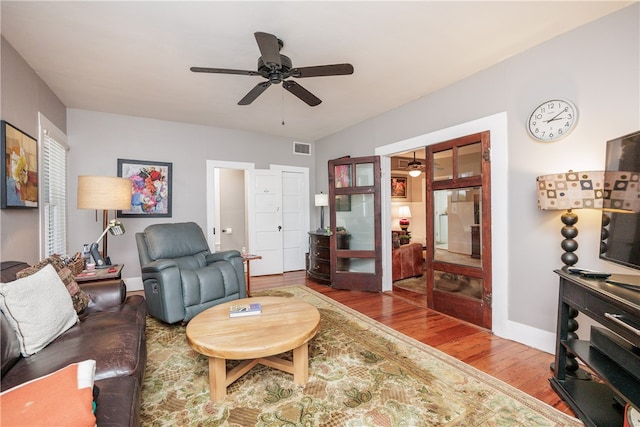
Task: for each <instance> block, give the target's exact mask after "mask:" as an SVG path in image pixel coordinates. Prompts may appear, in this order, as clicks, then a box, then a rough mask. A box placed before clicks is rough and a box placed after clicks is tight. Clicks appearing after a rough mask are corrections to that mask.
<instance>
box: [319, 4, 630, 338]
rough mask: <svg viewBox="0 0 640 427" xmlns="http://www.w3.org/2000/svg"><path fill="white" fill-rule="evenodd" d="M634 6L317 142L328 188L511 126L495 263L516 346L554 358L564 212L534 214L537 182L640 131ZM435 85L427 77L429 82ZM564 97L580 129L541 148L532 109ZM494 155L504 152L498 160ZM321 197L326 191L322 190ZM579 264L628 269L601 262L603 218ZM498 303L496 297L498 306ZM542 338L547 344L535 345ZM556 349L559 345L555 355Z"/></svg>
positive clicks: (585, 228) (587, 227)
mask: <svg viewBox="0 0 640 427" xmlns="http://www.w3.org/2000/svg"><path fill="white" fill-rule="evenodd" d="M639 8H640V6H639V5H638V4H637V3H636V4H634V5H632V6H630V7H627V8H625V9H623V10H621V11H620V12H617V13H615V14H612V15H610V16H607V17H605V18H602V19H600V20H597V21H595V22H593V23H591V24H588V25H585V26H583V27H580V28H578V29H576V30H574V31H572V32H569V33H567V34H565V35H562V36H559V37H557V38H555V39H553V40H551V41H549V42H547V43H544V44H542V45H539V46H537V47H535V48H533V49H530V50H528V51H526V52H525V53H523V54H520V55H518V56H515V57H513V58H510V59H507V60H505V61H504V62H502V63H499V64H497V65H495V66H492V67H490V68H488V69H486V70H484V71H482V72H480V73H477V74H476V75H474V76H471V77H470V78H467V79H465V80H463V81H461V82H458V83H456V84H454V85H452V86H450V87H448V88H445V89H443V90H441V91H439V92H437V93H434V94H432V95H430V96H427V97H424V98H421V99H419V100H417V101H415V102H413V103H411V104H407V105H404V106H402V107H399V108H397V109H395V110H392V111H389V112H387V113H384V114H382V115H380V116H377V117H374V118H372V119H370V120H367V121H365V122H362V123H359V124H357V125H355V126H352V127H350V128H348V129H345V130H343V131H341V132H339V133H337V134H334V135H332V136H329V137H327V138H324V139H322V140H319V141H318V142H317V147H318V149H317V152H318V157H317V159H316V165H317V168H316V181H317V182H318V183H323V182H326V180H327V171H326V167H323V166H324V165H326V161H327V160H329V159H332V158H337V157H340V156H343V155H347V154H348V155H351V156H354V157H355V156H367V155H371V154H372V153H374V150H375V149H376V147H382V146H385V145H389V144H393V143H395V142H397V141H403V140H406V139H409V138H412V137H416V136H418V135H424V134H429V133H432V132H435V131H438V130H441V129H446V128H450V127H453V126H456V125H459V124H463V123H467V122H471V121H473V120H475V119H478V118H482V117H487V116H490V115H493V114H495V113H500V112H506V114H507V117H508V123H507V132H508V148H507V149H506V150H507V151H508V152H507V153H503V154H506V155H508V171H507V186H506V187H507V189H508V190H507V191H508V193H507V195H506V197H507V215H508V221H507V222H506V223H503V224H496V226H497V227H500V228H501V230H493V231H494V233H497V232H499V233H500V234H502V233H504V234H505V235H506V236H508V237H507V239H505V241H506V242H507V243H506V244H507V246H508V247H507V248H499V249H500V250H503V251H508V253H509V261H508V263H505V264H504V265H502V264H501V263H502V262H503V260H501V259H495V258H494V259H493V262H494V264H497V265H498V266H500V268H503V269H504V270H506V272H507V274H508V276H507V277H508V286H507V293H508V295H507V299H506V300H505V301H508V318H509V321H510V322H511V324H513V325H515V326H514V331H517V332H515V333H514V337H513V338H515V339H518V340H519V341H523V342H525V343H530V344H532V345H535V346H537V347H545V348H547V349H548V347H547V346H548V340H549V339H550V338H551V337H553V333H555V322H556V312H557V291H558V287H557V282H558V280H557V277H556V276H555V274H554V273H553V270H554V269H556V268H559V267H561V262H560V255H561V253H562V250H561V248H560V240H561V236H560V227H561V223H560V215H561V212H541V211H538V209H537V206H536V185H535V178H536V176H538V175H542V174H547V173H553V172H563V171H568V170H569V169H573V170H592V169H602V168H603V167H604V149H605V148H604V147H605V142H606V141H607V140H608V139H611V138H614V137H617V136H619V135H624V134H626V133H629V132H632V131H635V130H638V129H640V77H639V76H640V58H639V56H640V31H639V28H640V24H639V21H640V19H639V16H640V13H639ZM425 78H428V76H425ZM555 97H562V98H568V99H570V100H572V101H573V102H574V103H575V104H576V105H577V107H578V109H579V114H580V117H579V122H578V126H577V128H576V130H575V131H574V132H573V133H572V134H570V135H569V136H568V137H566V138H565V139H563V140H561V141H559V142H556V143H551V144H549V143H538V142H535V141H533V140H532V139H531V138H530V137H529V136H528V135H527V132H526V127H525V124H526V120H527V118H528V115H529V113H530V112H531V110H532V109H533V108H534V107H535V106H536V105H537V104H538V103H540V102H542V101H544V100H545V99H549V98H555ZM494 154H496V153H494ZM318 188H319V189H320V190H323V187H322V186H320V185H319V186H318ZM578 215H579V217H580V222H579V224H578V228H579V230H580V235H579V236H578V239H577V240H578V241H579V244H580V248H579V250H578V252H577V253H578V255H579V257H580V262H579V265H582V266H584V267H587V268H593V269H599V270H603V269H604V270H608V271H613V272H620V271H625V272H627V273H629V272H632V271H630V270H628V269H623V268H621V267H617V266H614V265H613V264H609V263H605V262H603V261H600V260H599V259H598V248H599V236H600V232H599V230H600V224H599V220H600V215H599V212H596V211H587V210H585V211H579V212H578ZM495 300H496V299H495V298H494V301H495ZM538 336H542V337H543V341H545V340H546V342H545V343H541V342H539V341H537V339H538V338H537V337H538ZM552 347H553V343H551V348H552Z"/></svg>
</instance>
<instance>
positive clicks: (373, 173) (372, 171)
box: [329, 156, 382, 291]
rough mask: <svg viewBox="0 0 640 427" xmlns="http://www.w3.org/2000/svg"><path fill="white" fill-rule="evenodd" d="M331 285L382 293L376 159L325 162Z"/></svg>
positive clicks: (345, 159)
mask: <svg viewBox="0 0 640 427" xmlns="http://www.w3.org/2000/svg"><path fill="white" fill-rule="evenodd" d="M329 181H330V188H329V200H330V206H329V208H330V215H331V221H330V222H331V226H330V227H331V284H332V286H333V287H334V288H338V289H353V290H370V291H379V290H381V289H382V279H381V276H382V275H381V268H382V267H381V265H382V262H381V250H380V235H381V234H380V159H379V157H377V156H374V157H360V158H344V159H337V160H332V161H330V162H329Z"/></svg>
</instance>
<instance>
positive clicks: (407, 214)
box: [398, 206, 411, 231]
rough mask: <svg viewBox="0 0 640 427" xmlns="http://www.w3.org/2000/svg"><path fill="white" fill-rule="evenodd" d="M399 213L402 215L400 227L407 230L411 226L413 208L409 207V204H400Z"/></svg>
mask: <svg viewBox="0 0 640 427" xmlns="http://www.w3.org/2000/svg"><path fill="white" fill-rule="evenodd" d="M398 215H399V216H400V221H399V223H400V229H401V230H402V231H407V229H408V228H409V218H411V209H409V206H400V209H399V210H398Z"/></svg>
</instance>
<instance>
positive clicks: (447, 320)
mask: <svg viewBox="0 0 640 427" xmlns="http://www.w3.org/2000/svg"><path fill="white" fill-rule="evenodd" d="M303 284H304V285H306V286H307V287H309V288H311V289H313V290H314V291H317V292H319V293H321V294H323V295H325V296H327V297H329V298H332V299H334V300H335V301H338V302H339V303H341V304H344V305H346V306H348V307H350V308H352V309H354V310H356V311H359V312H360V313H362V314H364V315H366V316H368V317H370V318H372V319H375V320H377V321H378V322H380V323H383V324H385V325H386V326H388V327H390V328H393V329H395V330H396V331H398V332H401V333H403V334H405V335H408V336H410V337H412V338H414V339H416V340H418V341H421V342H423V343H425V344H428V345H430V346H431V347H435V348H437V349H438V350H440V351H442V352H444V353H447V354H449V355H450V356H453V357H455V358H456V359H458V360H461V361H463V362H465V363H467V364H469V365H471V366H474V367H476V368H478V369H479V370H481V371H483V372H486V373H487V374H489V375H491V376H493V377H495V378H498V379H500V380H502V381H504V382H506V383H508V384H511V385H512V386H514V387H516V388H518V389H520V390H522V391H524V392H525V393H527V394H529V395H531V396H533V397H535V398H536V399H539V400H541V401H543V402H545V403H547V404H549V405H551V406H553V407H554V408H556V409H558V410H560V411H562V412H564V413H566V414H569V415H571V416H575V414H574V412H573V411H572V410H571V409H570V408H569V407H568V406H567V404H566V403H565V402H564V401H563V400H561V399H560V397H559V396H558V395H557V394H556V393H555V392H554V391H553V389H552V388H551V386H550V385H549V380H548V379H549V377H551V375H552V372H551V370H550V369H549V365H550V364H551V362H553V359H554V356H553V355H552V354H549V353H545V352H543V351H540V350H536V349H534V348H531V347H528V346H526V345H523V344H520V343H517V342H514V341H510V340H506V339H503V338H498V337H496V336H495V335H493V334H492V333H491V332H490V331H487V330H486V329H482V328H480V327H477V326H475V325H472V324H470V323H467V322H463V321H461V320H458V319H455V318H453V317H450V316H447V315H444V314H441V313H438V312H436V311H433V310H430V309H428V308H427V307H426V295H419V294H416V293H414V292H409V291H403V290H401V289H394V291H393V292H385V293H371V292H358V291H345V290H337V289H333V288H330V287H329V286H325V285H321V284H318V283H316V282H314V281H313V280H310V279H308V278H307V277H306V275H305V272H304V271H296V272H291V273H285V274H280V275H274V276H257V277H252V278H251V292H257V291H260V290H264V289H271V288H276V287H281V286H290V285H303Z"/></svg>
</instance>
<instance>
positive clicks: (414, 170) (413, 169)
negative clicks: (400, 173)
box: [407, 151, 424, 178]
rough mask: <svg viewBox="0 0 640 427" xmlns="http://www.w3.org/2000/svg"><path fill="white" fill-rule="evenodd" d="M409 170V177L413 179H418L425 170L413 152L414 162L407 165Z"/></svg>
mask: <svg viewBox="0 0 640 427" xmlns="http://www.w3.org/2000/svg"><path fill="white" fill-rule="evenodd" d="M407 170H408V171H409V175H411V176H412V177H414V178H415V177H417V176H420V175H421V174H422V171H423V170H424V165H423V164H422V163H421V162H419V161H417V160H416V152H415V151H414V152H413V161H411V162H409V163H407Z"/></svg>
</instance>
